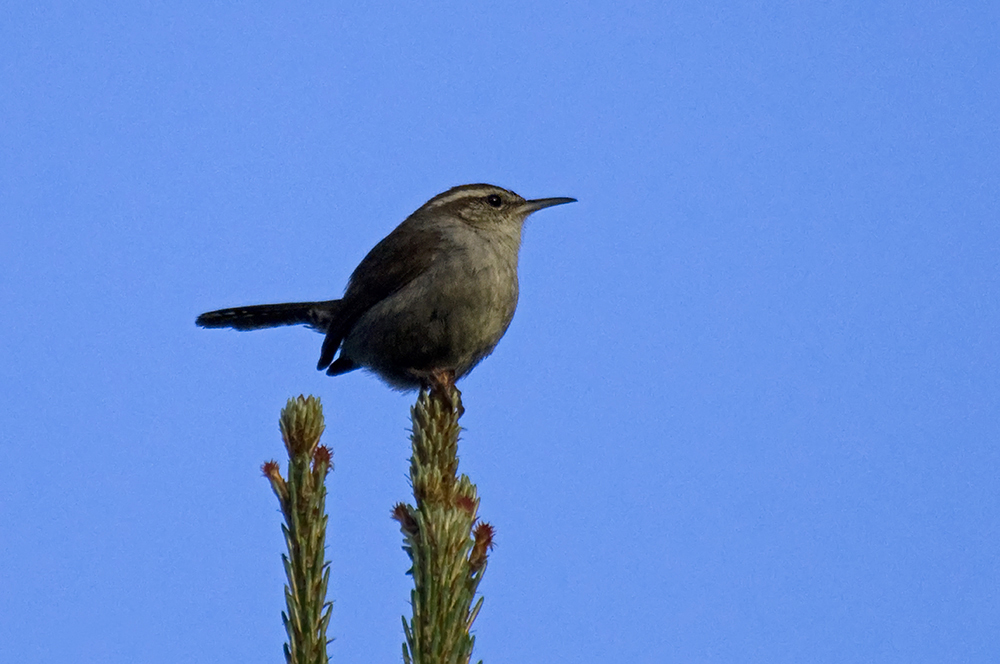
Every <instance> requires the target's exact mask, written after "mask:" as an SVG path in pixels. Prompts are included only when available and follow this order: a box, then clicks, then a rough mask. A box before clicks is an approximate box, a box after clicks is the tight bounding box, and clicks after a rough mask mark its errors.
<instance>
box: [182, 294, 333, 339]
mask: <svg viewBox="0 0 1000 664" xmlns="http://www.w3.org/2000/svg"><path fill="white" fill-rule="evenodd" d="M339 310H340V300H326V301H324V302H287V303H285V304H257V305H253V306H250V307H233V308H232V309H219V310H218V311H209V312H208V313H204V314H202V315H200V316H198V319H197V320H195V324H197V325H198V326H199V327H231V328H233V329H236V330H260V329H263V328H266V327H278V326H279V325H308V326H309V327H312V328H314V329H316V330H319V331H320V332H326V329H327V328H328V327H330V323H331V322H333V319H334V318H335V317H336V315H337V312H338V311H339Z"/></svg>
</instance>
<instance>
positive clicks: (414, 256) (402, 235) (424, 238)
mask: <svg viewBox="0 0 1000 664" xmlns="http://www.w3.org/2000/svg"><path fill="white" fill-rule="evenodd" d="M441 250H442V238H441V233H440V231H439V230H437V229H433V228H432V229H428V228H427V227H426V224H425V223H424V224H422V223H420V220H419V219H415V218H414V217H410V218H408V219H407V220H406V221H404V222H403V223H402V224H400V225H399V226H398V227H397V228H396V229H395V230H394V231H392V232H391V233H389V235H387V236H386V237H385V238H384V239H383V240H382V241H381V242H379V243H378V244H376V245H375V247H374V248H373V249H372V250H371V251H369V252H368V255H367V256H365V257H364V260H362V261H361V263H360V264H359V265H358V267H357V268H355V270H354V273H353V274H352V275H351V279H350V281H349V282H348V284H347V291H346V292H345V293H344V297H343V299H342V300H341V301H340V306H341V309H340V311H339V312H338V313H337V316H336V318H335V320H334V321H333V323H331V325H330V327H329V328H328V329H327V332H326V338H325V339H324V340H323V350H322V351H321V352H320V358H319V363H318V365H317V367H316V368H317V369H325V368H326V367H328V366H330V363H331V362H333V357H334V355H336V354H337V349H338V348H339V347H340V344H341V342H343V341H344V338H345V337H346V336H347V335H348V334H349V333H350V331H351V328H352V327H354V324H355V323H357V322H358V319H359V318H361V316H363V315H364V313H365V312H366V311H368V310H369V309H371V308H372V307H373V306H375V305H376V304H378V303H379V302H381V301H382V300H384V299H385V298H387V297H389V296H390V295H392V294H393V293H395V292H396V291H398V290H399V289H400V288H402V287H403V286H405V285H407V284H408V283H410V282H411V281H413V280H414V279H416V278H417V277H418V276H420V275H421V274H423V273H424V272H425V271H426V270H427V269H428V268H429V267H430V266H431V265H432V264H433V262H434V259H435V257H436V256H437V255H438V252H440V251H441Z"/></svg>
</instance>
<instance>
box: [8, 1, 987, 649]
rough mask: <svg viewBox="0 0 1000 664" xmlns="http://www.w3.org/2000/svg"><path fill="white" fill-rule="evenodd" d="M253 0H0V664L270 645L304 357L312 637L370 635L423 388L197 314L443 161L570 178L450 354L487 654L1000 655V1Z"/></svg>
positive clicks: (310, 271)
mask: <svg viewBox="0 0 1000 664" xmlns="http://www.w3.org/2000/svg"><path fill="white" fill-rule="evenodd" d="M244 4H245V3H244ZM244 4H234V3H233V4H222V3H213V4H211V5H210V6H206V4H205V3H185V2H178V3H137V2H121V3H100V4H94V3H91V4H90V5H75V4H70V3H64V4H63V3H47V2H40V3H21V2H15V3H13V4H12V5H10V4H9V5H8V6H6V7H5V16H4V18H3V20H2V22H0V91H2V92H0V219H2V220H3V231H2V234H0V237H2V242H0V306H2V307H3V311H4V315H3V317H2V319H0V346H2V347H3V348H4V350H5V352H4V353H3V354H2V355H0V376H2V378H0V381H2V383H0V384H2V385H3V397H4V402H5V408H3V414H2V420H0V444H2V453H3V464H2V465H0V480H2V484H0V486H2V499H0V533H2V538H0V539H2V544H0V568H2V570H3V572H2V574H0V643H3V644H4V645H3V647H2V652H3V653H6V654H7V656H8V658H9V660H10V661H14V660H15V657H16V659H17V661H30V662H38V663H44V662H65V661H75V662H130V663H131V662H205V661H240V662H275V661H280V658H281V643H282V640H283V637H284V634H283V629H282V626H281V622H280V617H279V611H280V610H281V609H282V581H283V578H282V570H281V565H280V561H279V555H280V552H281V547H282V540H281V535H280V531H279V514H278V511H277V506H276V501H275V499H274V497H273V495H272V494H271V492H270V490H269V488H268V485H267V482H266V481H265V480H264V479H263V477H261V476H260V473H259V466H260V464H261V462H263V461H265V460H267V459H270V458H273V457H279V458H280V455H281V452H282V448H281V442H280V438H279V435H278V430H277V417H278V413H279V410H280V408H281V407H282V406H283V405H284V403H285V400H286V399H287V398H288V397H290V396H294V395H298V394H300V393H306V394H314V395H317V396H319V397H320V398H321V399H322V400H323V403H324V404H325V407H326V417H327V423H328V425H327V432H326V435H325V438H324V441H325V443H326V444H327V445H329V446H330V447H331V448H332V449H333V453H334V463H335V466H336V470H335V472H334V473H333V474H332V477H331V493H330V498H329V502H328V505H329V509H330V512H331V522H330V526H331V528H330V533H329V556H330V559H331V560H332V569H333V580H332V583H331V595H332V598H333V599H334V600H335V605H334V612H333V622H332V626H331V635H332V636H334V637H335V638H336V641H335V642H334V643H333V645H332V646H331V650H330V652H331V658H332V661H338V662H353V661H381V662H391V661H399V660H400V643H401V641H402V630H401V627H400V619H399V617H400V615H402V614H403V613H407V612H408V605H407V597H408V588H409V580H408V578H407V577H406V576H404V572H405V570H406V568H407V560H406V556H405V554H404V553H403V551H402V550H401V549H400V546H401V536H400V534H399V532H398V529H397V527H396V524H395V523H394V522H392V521H391V520H390V518H389V510H390V507H391V506H392V505H393V503H395V502H396V501H399V500H404V499H406V497H407V496H408V485H407V479H406V471H407V461H406V460H407V457H408V452H409V447H408V441H407V435H406V430H407V427H408V407H409V405H410V404H411V403H412V400H413V395H412V394H410V395H407V394H399V393H395V392H392V391H390V390H389V389H387V388H386V387H385V386H383V385H382V384H380V383H379V382H378V381H377V380H375V379H374V378H373V377H371V376H370V375H365V374H363V373H361V372H355V373H353V374H350V375H347V376H342V377H338V378H329V377H326V376H325V375H323V374H322V373H319V372H317V371H315V370H314V365H315V361H316V359H317V357H318V353H319V345H320V341H321V337H319V336H318V335H316V334H315V333H312V332H310V331H308V330H305V329H280V330H273V331H262V332H256V333H252V334H251V333H237V332H232V331H214V330H213V331H205V330H200V329H197V328H196V327H195V326H194V318H195V316H196V315H197V314H198V313H200V312H202V311H206V310H209V309H214V308H219V307H223V306H233V305H238V304H250V303H259V302H280V301H288V300H303V299H329V298H333V297H336V296H338V295H339V294H340V293H341V292H342V289H343V286H344V285H345V283H346V279H347V276H348V275H349V274H350V272H351V270H352V269H353V268H354V266H355V265H356V264H357V262H358V261H359V260H360V259H361V258H362V257H363V256H364V255H365V253H366V252H367V251H368V249H369V248H371V246H372V245H374V243H375V242H377V241H378V240H379V239H380V238H381V237H383V236H384V235H385V234H386V233H387V232H388V231H390V230H391V229H392V228H393V227H394V226H395V225H396V224H397V223H399V222H400V221H401V220H402V219H403V218H404V217H405V216H406V215H407V214H409V213H410V212H411V211H412V210H414V209H415V208H416V207H418V206H419V205H420V204H421V203H423V202H424V201H425V200H426V199H428V198H430V197H431V196H433V195H434V194H436V193H438V192H440V191H443V190H445V189H447V188H449V187H451V186H453V185H457V184H462V183H468V182H492V183H495V184H499V185H502V186H505V187H508V188H511V189H513V190H515V191H517V192H518V193H520V194H522V195H524V196H526V197H529V198H535V197H547V196H574V197H576V198H578V199H579V203H576V204H574V205H571V206H564V207H559V208H555V209H553V210H546V211H544V212H542V213H539V214H538V215H536V216H534V217H532V218H531V219H530V220H529V223H528V225H527V228H526V232H525V237H524V245H523V249H522V252H521V301H520V305H519V309H518V312H517V315H516V317H515V319H514V322H513V325H512V326H511V328H510V330H509V331H508V333H507V335H506V337H505V338H504V339H503V340H502V341H501V343H500V345H499V347H498V348H497V351H496V352H495V353H494V355H493V356H492V357H490V358H488V359H487V360H486V361H485V362H484V363H483V364H482V365H481V366H480V367H478V368H477V369H476V370H475V372H473V374H472V375H471V376H469V378H468V379H467V380H466V381H464V383H463V384H462V387H463V391H464V394H465V406H466V409H467V413H466V415H465V417H464V418H463V423H464V425H465V427H466V432H465V433H464V437H463V441H462V443H461V448H460V451H461V454H462V469H463V470H464V471H465V472H467V473H469V474H470V476H471V477H472V479H473V480H474V481H475V482H476V483H477V484H478V487H479V492H480V495H481V497H482V506H481V514H482V516H483V517H484V518H486V519H488V520H489V521H491V522H492V523H493V524H494V525H495V526H496V528H497V543H498V546H497V548H496V550H495V551H494V553H493V557H492V559H491V562H490V567H489V569H488V571H487V574H486V577H485V580H484V582H483V584H482V586H481V590H482V591H483V594H484V595H485V598H486V602H485V605H484V607H483V610H482V612H481V614H480V617H479V619H478V621H477V623H476V627H477V649H476V655H477V656H478V657H481V658H483V659H484V660H485V661H486V662H487V663H489V662H502V661H576V662H608V661H612V662H613V661H628V662H655V663H659V662H667V661H684V662H838V663H839V662H908V663H909V662H943V661H962V662H995V661H997V658H998V657H1000V636H998V635H1000V599H998V593H997V588H998V587H1000V529H998V510H1000V482H998V475H1000V449H998V435H1000V423H998V407H1000V379H998V361H997V358H998V356H1000V341H998V338H1000V337H998V334H997V330H998V323H1000V304H998V296H1000V269H998V267H1000V266H998V262H1000V258H998V257H1000V224H998V218H1000V205H998V200H1000V131H998V123H997V118H998V117H1000V47H998V44H1000V35H998V26H1000V9H998V6H997V5H996V3H988V2H981V3H980V2H966V3H960V4H959V3H949V4H948V5H945V4H942V3H929V2H909V3H902V2H898V3H881V2H874V3H873V2H863V3H862V2H839V3H791V4H772V3H731V2H724V3H705V2H697V3H694V2H690V3H689V2H673V3H661V2H655V3H654V2H649V3H631V4H621V3H602V2H592V3H548V2H541V3H513V2H512V3H494V4H480V5H469V4H466V3H454V4H446V3H424V4H420V5H417V4H408V3H403V4H400V3H385V4H377V3H350V4H349V5H347V4H345V5H344V6H340V5H341V3H303V4H299V5H296V6H294V7H292V6H282V7H277V6H274V7H272V6H264V5H260V6H251V7H247V6H244Z"/></svg>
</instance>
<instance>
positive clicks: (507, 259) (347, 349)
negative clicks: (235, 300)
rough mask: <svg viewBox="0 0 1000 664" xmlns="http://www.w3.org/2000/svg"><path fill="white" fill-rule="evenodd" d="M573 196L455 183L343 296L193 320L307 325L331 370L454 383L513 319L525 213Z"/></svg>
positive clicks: (375, 252) (250, 326)
mask: <svg viewBox="0 0 1000 664" xmlns="http://www.w3.org/2000/svg"><path fill="white" fill-rule="evenodd" d="M575 200H576V199H573V198H540V199H537V200H532V201H527V200H525V199H523V198H521V197H520V196H518V195H517V194H515V193H514V192H512V191H508V190H506V189H502V188H500V187H495V186H493V185H488V184H469V185H464V186H461V187H455V188H453V189H449V190H448V191H446V192H444V193H443V194H439V195H437V196H435V197H434V198H432V199H431V200H429V201H427V202H426V203H424V204H423V205H422V206H421V207H420V209H419V210H417V211H416V212H414V213H413V214H411V215H410V216H409V217H407V219H406V220H405V221H404V222H403V223H401V224H400V225H399V226H397V227H396V229H395V230H394V231H392V232H391V233H389V235H388V236H386V238H385V239H383V240H382V241H381V242H379V243H378V244H377V245H375V248H374V249H372V250H371V251H370V252H368V255H367V256H365V258H364V260H362V261H361V264H360V265H358V267H357V268H356V269H355V270H354V273H353V274H351V278H350V280H349V281H348V283H347V290H346V292H345V293H344V297H343V298H341V299H339V300H326V301H324V302H292V303H287V304H261V305H256V306H250V307H236V308H233V309H221V310H219V311H210V312H208V313H205V314H202V315H201V316H198V320H197V321H196V322H197V324H198V325H200V326H201V327H232V328H235V329H237V330H256V329H260V328H265V327H276V326H278V325H296V324H304V325H308V326H309V327H312V328H313V329H316V330H318V331H320V332H324V333H325V334H326V339H324V340H323V349H322V352H321V353H320V358H319V365H318V367H317V368H318V369H326V372H327V373H328V374H330V375H331V376H335V375H338V374H342V373H346V372H348V371H351V370H353V369H357V368H359V367H364V368H366V369H370V370H371V371H373V372H375V373H376V374H378V375H379V376H380V377H381V378H382V379H383V380H385V382H387V383H388V384H389V385H391V386H393V387H395V388H397V389H412V388H415V387H419V386H420V385H421V384H424V383H428V382H437V381H440V380H447V381H449V382H450V381H451V380H457V379H458V378H461V377H462V376H464V375H465V374H467V373H468V372H469V371H470V370H471V369H472V368H473V367H474V366H476V365H477V364H478V363H479V362H480V361H481V360H482V359H483V358H484V357H486V356H487V355H489V354H490V353H491V352H493V349H494V348H495V347H496V345H497V342H499V341H500V338H501V337H502V336H503V335H504V332H506V331H507V326H508V325H510V321H511V319H512V318H513V316H514V309H515V307H516V306H517V255H518V250H519V249H520V247H521V227H522V226H523V224H524V220H525V219H526V218H527V217H528V215H530V214H531V213H532V212H536V211H538V210H541V209H542V208H547V207H550V206H552V205H561V204H563V203H572V202H574V201H575ZM338 349H339V350H340V356H339V357H337V359H334V355H336V353H337V350H338Z"/></svg>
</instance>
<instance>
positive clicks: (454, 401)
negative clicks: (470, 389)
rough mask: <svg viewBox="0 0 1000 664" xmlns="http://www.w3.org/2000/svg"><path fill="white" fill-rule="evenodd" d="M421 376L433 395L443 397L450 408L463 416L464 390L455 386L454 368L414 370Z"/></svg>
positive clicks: (421, 379)
mask: <svg viewBox="0 0 1000 664" xmlns="http://www.w3.org/2000/svg"><path fill="white" fill-rule="evenodd" d="M413 373H414V374H415V375H417V376H418V377H419V378H420V381H421V382H422V383H423V385H424V387H425V388H427V390H428V391H429V392H430V393H431V396H433V397H436V398H438V399H441V400H442V401H443V402H444V403H445V404H447V405H448V407H449V408H451V409H453V410H454V411H455V412H457V413H458V416H459V417H461V416H462V414H463V413H465V407H464V406H463V405H462V392H461V391H460V390H459V389H458V388H457V387H455V370H454V369H432V370H430V371H419V372H417V371H415V372H413Z"/></svg>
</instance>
